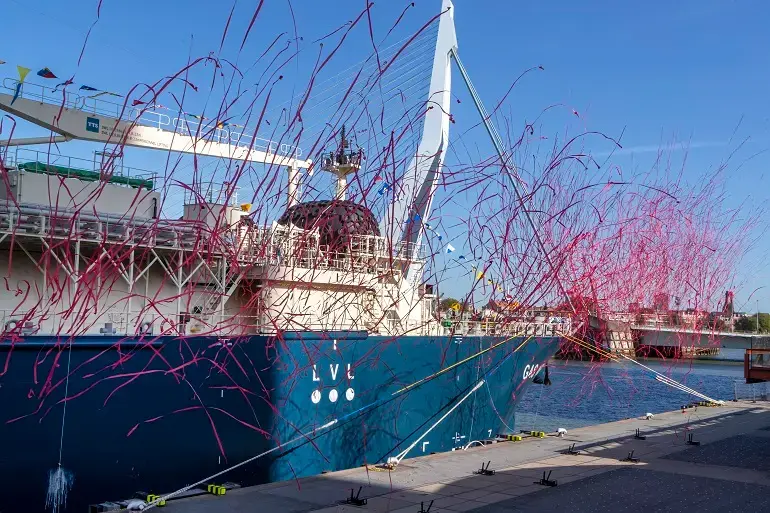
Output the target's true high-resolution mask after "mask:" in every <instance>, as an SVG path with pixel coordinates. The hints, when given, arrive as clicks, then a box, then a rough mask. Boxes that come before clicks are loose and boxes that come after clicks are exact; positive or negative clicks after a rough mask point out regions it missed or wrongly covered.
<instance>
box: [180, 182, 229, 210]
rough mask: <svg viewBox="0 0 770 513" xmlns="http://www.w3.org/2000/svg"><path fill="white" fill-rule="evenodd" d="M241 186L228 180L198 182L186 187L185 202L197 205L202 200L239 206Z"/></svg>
mask: <svg viewBox="0 0 770 513" xmlns="http://www.w3.org/2000/svg"><path fill="white" fill-rule="evenodd" d="M240 189H241V188H240V187H238V186H236V185H233V184H230V183H228V182H214V181H208V182H197V183H195V184H194V185H193V186H191V187H189V188H188V187H185V188H184V204H185V205H196V204H199V203H201V202H204V203H209V204H212V205H230V206H231V207H237V206H239V205H240V204H239V203H238V192H239V191H240Z"/></svg>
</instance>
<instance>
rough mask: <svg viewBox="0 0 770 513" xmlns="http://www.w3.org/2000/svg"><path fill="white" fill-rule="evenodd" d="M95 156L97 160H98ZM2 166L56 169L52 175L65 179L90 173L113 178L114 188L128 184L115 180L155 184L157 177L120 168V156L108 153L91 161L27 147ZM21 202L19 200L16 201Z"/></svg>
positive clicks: (39, 170)
mask: <svg viewBox="0 0 770 513" xmlns="http://www.w3.org/2000/svg"><path fill="white" fill-rule="evenodd" d="M97 157H98V158H97ZM4 165H5V167H6V168H7V169H11V168H18V167H19V166H23V167H24V169H23V170H25V171H32V172H40V173H45V172H48V173H49V174H54V173H50V170H49V168H48V166H56V171H55V174H56V175H57V176H63V177H65V178H81V177H82V175H79V174H78V171H81V170H82V171H91V172H94V173H99V174H100V175H103V176H104V177H105V180H108V178H107V177H109V179H112V181H111V182H110V183H113V184H115V185H127V186H128V184H127V183H126V180H123V181H120V180H114V179H115V178H125V179H127V180H128V179H131V180H143V181H150V182H152V183H153V184H155V183H157V179H158V174H157V173H155V172H153V171H149V170H146V169H140V168H138V167H131V166H125V165H123V159H122V157H121V155H119V154H118V155H112V154H111V153H109V152H94V158H93V159H92V160H88V159H83V158H78V157H70V156H68V155H59V154H56V153H51V152H48V151H38V150H32V149H29V148H23V147H18V146H17V147H16V148H15V149H14V151H12V152H11V151H9V152H8V153H7V155H6V156H5V158H4ZM17 201H21V198H17Z"/></svg>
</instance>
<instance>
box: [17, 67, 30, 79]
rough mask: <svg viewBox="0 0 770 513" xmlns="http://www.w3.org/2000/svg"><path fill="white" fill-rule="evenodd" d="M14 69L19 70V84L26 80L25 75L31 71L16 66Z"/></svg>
mask: <svg viewBox="0 0 770 513" xmlns="http://www.w3.org/2000/svg"><path fill="white" fill-rule="evenodd" d="M16 69H17V70H19V82H20V83H23V82H24V80H25V79H26V78H27V73H29V72H30V71H31V70H30V69H29V68H25V67H24V66H16Z"/></svg>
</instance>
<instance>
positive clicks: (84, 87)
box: [80, 85, 98, 91]
mask: <svg viewBox="0 0 770 513" xmlns="http://www.w3.org/2000/svg"><path fill="white" fill-rule="evenodd" d="M80 90H81V91H98V89H97V88H95V87H91V86H87V85H82V86H80Z"/></svg>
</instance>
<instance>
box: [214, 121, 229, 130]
mask: <svg viewBox="0 0 770 513" xmlns="http://www.w3.org/2000/svg"><path fill="white" fill-rule="evenodd" d="M226 126H230V123H227V122H225V121H217V128H219V129H220V130H221V129H223V128H224V127H226Z"/></svg>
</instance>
